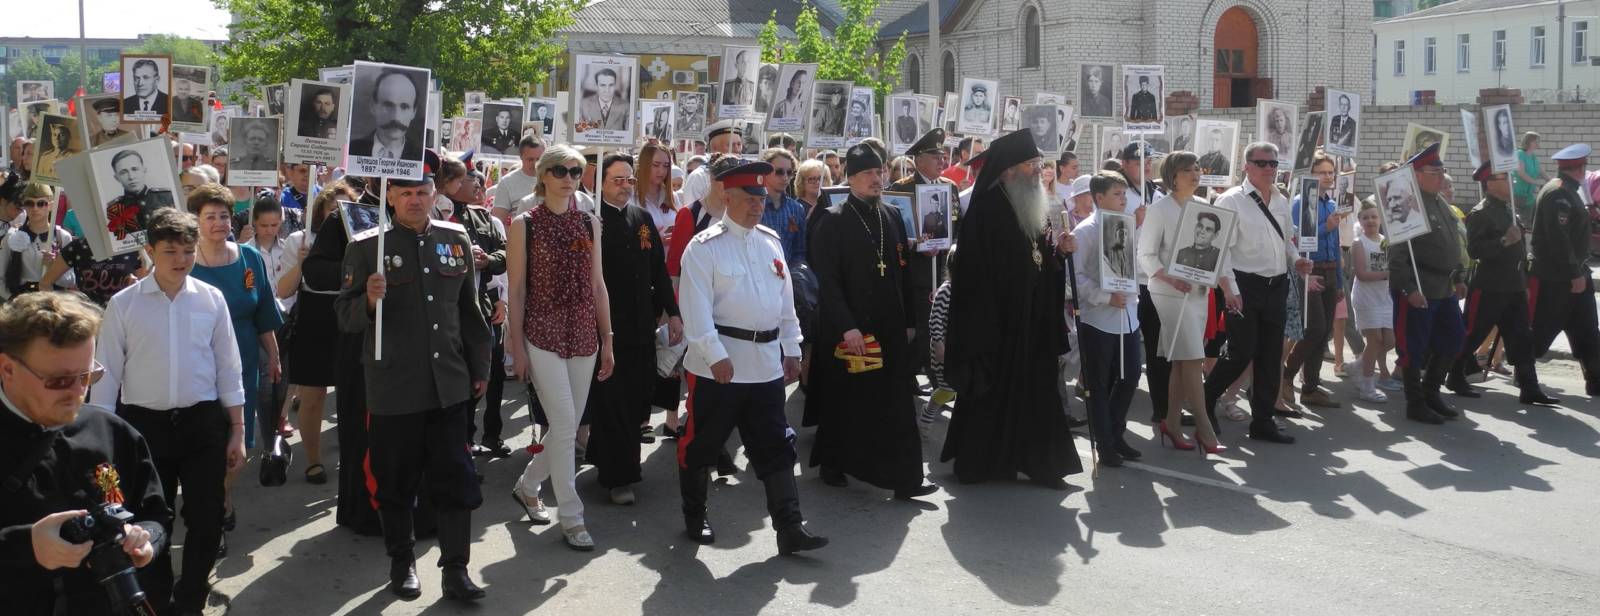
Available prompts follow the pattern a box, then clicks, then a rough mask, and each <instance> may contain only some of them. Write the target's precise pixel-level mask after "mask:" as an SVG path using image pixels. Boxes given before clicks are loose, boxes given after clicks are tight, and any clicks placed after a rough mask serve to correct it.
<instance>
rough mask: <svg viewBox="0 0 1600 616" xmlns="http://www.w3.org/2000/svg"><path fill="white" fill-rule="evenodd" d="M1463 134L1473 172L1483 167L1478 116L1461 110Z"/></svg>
mask: <svg viewBox="0 0 1600 616" xmlns="http://www.w3.org/2000/svg"><path fill="white" fill-rule="evenodd" d="M1461 133H1462V135H1463V136H1465V138H1466V141H1467V160H1468V161H1470V162H1471V163H1472V168H1473V170H1477V168H1478V167H1481V166H1483V142H1482V141H1481V140H1480V139H1479V137H1480V134H1479V132H1478V114H1476V113H1473V112H1471V111H1468V110H1466V109H1462V110H1461Z"/></svg>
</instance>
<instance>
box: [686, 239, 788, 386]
mask: <svg viewBox="0 0 1600 616" xmlns="http://www.w3.org/2000/svg"><path fill="white" fill-rule="evenodd" d="M679 280H680V282H679V288H678V304H679V307H680V309H681V310H682V314H683V333H684V338H685V339H686V340H688V342H689V349H688V353H687V354H686V356H685V357H684V360H683V367H684V369H685V370H688V371H690V372H692V373H694V374H695V375H696V376H700V377H703V378H707V379H709V378H711V365H712V364H715V363H717V362H719V361H722V360H723V359H725V358H726V359H731V360H732V361H733V365H734V375H733V382H735V383H765V382H768V381H772V380H776V379H782V378H783V357H784V356H788V357H799V356H800V320H799V319H798V318H796V317H795V313H794V287H793V285H792V283H791V281H790V280H789V265H788V263H786V262H784V260H783V245H782V244H781V243H780V242H779V239H778V234H777V232H775V231H773V230H772V229H768V228H767V227H764V226H761V225H757V226H756V227H754V228H751V229H747V228H744V227H741V226H739V225H738V224H735V223H732V222H729V221H728V220H726V219H724V220H722V221H719V222H717V223H716V224H713V225H711V227H710V228H708V229H706V230H705V231H701V232H700V234H699V235H696V236H695V237H694V240H693V241H691V242H689V246H688V248H687V249H685V250H684V252H683V268H682V274H681V276H680V279H679ZM718 325H722V326H724V327H736V328H739V329H744V330H749V331H754V332H762V331H771V330H774V329H776V330H778V341H779V343H780V344H779V345H772V344H762V343H756V342H750V341H747V340H739V339H736V338H730V337H727V336H722V335H720V334H718V333H717V327H716V326H718Z"/></svg>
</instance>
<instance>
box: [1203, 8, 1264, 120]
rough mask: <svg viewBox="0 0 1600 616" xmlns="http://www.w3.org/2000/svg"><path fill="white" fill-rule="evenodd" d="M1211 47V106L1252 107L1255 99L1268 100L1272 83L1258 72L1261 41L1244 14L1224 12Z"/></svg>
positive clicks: (1239, 10) (1242, 11) (1235, 10)
mask: <svg viewBox="0 0 1600 616" xmlns="http://www.w3.org/2000/svg"><path fill="white" fill-rule="evenodd" d="M1212 47H1213V48H1214V49H1215V50H1216V52H1215V53H1214V54H1213V63H1214V64H1213V74H1214V78H1213V84H1212V86H1213V90H1212V92H1213V93H1214V94H1213V96H1212V98H1213V101H1212V106H1213V107H1219V108H1220V107H1253V106H1255V104H1256V99H1257V98H1271V97H1272V80H1271V79H1263V78H1262V77H1261V76H1260V73H1259V70H1260V59H1261V38H1260V36H1259V35H1258V33H1257V31H1256V20H1255V18H1253V17H1251V16H1250V13H1249V12H1248V11H1246V10H1245V9H1244V8H1242V7H1237V6H1236V7H1233V8H1230V9H1228V10H1226V11H1224V12H1223V13H1222V16H1221V17H1219V18H1218V19H1217V31H1216V36H1215V38H1214V39H1213V41H1212Z"/></svg>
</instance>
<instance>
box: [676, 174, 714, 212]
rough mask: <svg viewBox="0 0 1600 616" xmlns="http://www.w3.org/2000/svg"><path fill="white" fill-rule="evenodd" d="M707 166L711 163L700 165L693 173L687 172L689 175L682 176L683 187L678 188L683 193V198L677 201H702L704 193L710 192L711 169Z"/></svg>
mask: <svg viewBox="0 0 1600 616" xmlns="http://www.w3.org/2000/svg"><path fill="white" fill-rule="evenodd" d="M709 167H711V165H700V166H699V167H698V168H696V169H695V170H694V172H693V173H690V174H689V177H686V178H683V188H682V189H679V193H680V194H682V195H683V198H682V199H679V200H678V203H684V204H692V203H694V202H696V201H702V200H704V199H705V198H706V195H708V194H710V193H711V169H710V168H709Z"/></svg>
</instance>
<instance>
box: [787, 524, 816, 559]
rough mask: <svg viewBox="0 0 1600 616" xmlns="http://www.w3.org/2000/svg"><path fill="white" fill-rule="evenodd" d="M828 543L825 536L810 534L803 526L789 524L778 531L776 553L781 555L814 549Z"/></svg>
mask: <svg viewBox="0 0 1600 616" xmlns="http://www.w3.org/2000/svg"><path fill="white" fill-rule="evenodd" d="M825 545H828V538H827V537H819V536H817V535H813V534H811V532H810V531H807V530H806V527H804V526H798V525H796V526H790V527H789V528H784V529H780V530H779V531H778V553H779V554H783V555H789V554H793V553H795V552H804V551H806V550H815V549H817V548H820V547H822V546H825Z"/></svg>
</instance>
